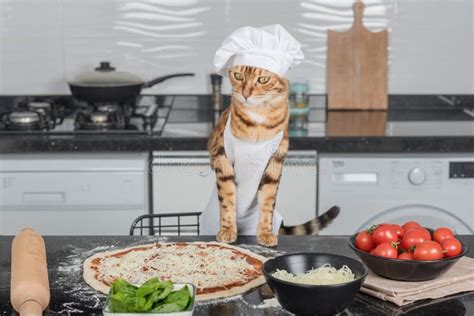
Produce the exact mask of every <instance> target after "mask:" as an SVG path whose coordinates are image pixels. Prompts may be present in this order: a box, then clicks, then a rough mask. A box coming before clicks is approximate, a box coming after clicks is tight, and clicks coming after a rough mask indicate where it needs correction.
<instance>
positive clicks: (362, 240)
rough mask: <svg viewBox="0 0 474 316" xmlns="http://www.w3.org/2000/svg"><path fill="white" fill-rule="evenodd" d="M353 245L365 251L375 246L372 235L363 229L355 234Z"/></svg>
mask: <svg viewBox="0 0 474 316" xmlns="http://www.w3.org/2000/svg"><path fill="white" fill-rule="evenodd" d="M355 245H356V247H357V248H358V249H360V250H362V251H365V252H370V251H371V250H372V249H374V248H375V244H374V242H373V240H372V236H370V235H369V234H368V233H367V232H366V231H365V230H363V231H361V232H360V233H358V234H357V237H356V239H355Z"/></svg>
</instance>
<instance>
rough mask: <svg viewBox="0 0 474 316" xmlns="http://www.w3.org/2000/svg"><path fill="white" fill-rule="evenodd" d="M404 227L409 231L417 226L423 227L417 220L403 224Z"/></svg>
mask: <svg viewBox="0 0 474 316" xmlns="http://www.w3.org/2000/svg"><path fill="white" fill-rule="evenodd" d="M402 227H403V229H404V230H405V232H407V231H408V230H409V229H411V228H415V227H421V225H420V224H418V223H417V222H415V221H411V222H406V223H405V224H403V225H402Z"/></svg>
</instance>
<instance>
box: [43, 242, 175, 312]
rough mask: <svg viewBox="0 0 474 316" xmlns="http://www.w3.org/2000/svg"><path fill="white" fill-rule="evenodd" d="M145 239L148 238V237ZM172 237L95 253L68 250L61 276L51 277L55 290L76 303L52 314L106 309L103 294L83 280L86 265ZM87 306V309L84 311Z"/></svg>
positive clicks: (104, 248)
mask: <svg viewBox="0 0 474 316" xmlns="http://www.w3.org/2000/svg"><path fill="white" fill-rule="evenodd" d="M144 237H145V236H144ZM168 240H169V238H168V237H157V236H146V237H145V238H144V239H142V240H140V241H139V242H135V243H131V244H127V245H123V244H120V245H118V244H119V242H117V244H115V245H106V246H99V247H95V248H93V249H86V248H82V247H74V246H69V247H70V249H68V250H67V252H68V253H70V255H68V256H66V257H64V259H63V260H61V261H60V262H59V264H58V269H57V272H56V271H55V272H53V273H50V275H52V276H53V277H52V278H51V281H50V282H51V284H50V286H51V290H59V291H60V292H61V293H64V294H66V295H67V296H68V297H71V298H72V299H73V301H71V302H65V303H62V304H61V306H59V307H51V306H50V309H49V312H51V313H57V314H71V313H75V314H82V313H85V314H88V313H89V312H90V311H91V310H93V309H100V308H102V306H103V304H104V302H105V299H106V297H107V296H106V295H105V294H102V293H100V292H98V291H96V290H94V289H93V288H91V287H90V286H89V285H87V284H86V283H85V282H84V279H83V276H82V274H83V270H82V269H83V268H82V266H83V264H84V261H85V260H86V259H87V258H89V257H90V256H92V255H94V254H96V253H98V252H104V251H111V250H115V249H117V248H126V247H133V246H137V245H141V244H145V243H152V242H166V241H168ZM85 306H87V309H85V308H84V307H85Z"/></svg>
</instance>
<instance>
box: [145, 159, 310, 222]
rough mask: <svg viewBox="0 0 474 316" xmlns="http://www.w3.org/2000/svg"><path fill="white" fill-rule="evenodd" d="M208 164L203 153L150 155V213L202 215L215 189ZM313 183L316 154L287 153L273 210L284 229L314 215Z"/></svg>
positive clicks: (212, 175) (212, 174)
mask: <svg viewBox="0 0 474 316" xmlns="http://www.w3.org/2000/svg"><path fill="white" fill-rule="evenodd" d="M209 164H210V160H209V155H208V153H207V152H206V151H182V152H178V151H173V152H170V151H156V152H154V153H153V165H152V172H153V176H152V178H153V195H152V197H153V211H154V213H157V214H161V213H184V212H199V211H202V210H203V209H204V208H205V207H206V204H207V202H208V200H209V198H210V196H211V193H212V190H213V189H214V186H215V174H214V172H213V171H212V170H211V168H210V165H209ZM316 181H317V167H316V151H290V152H289V153H288V155H287V157H286V159H285V163H284V166H283V172H282V178H281V182H280V187H279V191H278V196H277V202H276V206H275V208H276V210H277V211H278V212H280V213H281V214H282V216H283V218H284V222H285V224H286V225H296V224H301V223H303V222H305V221H308V220H310V219H311V218H313V217H314V216H315V215H316V189H317V188H316Z"/></svg>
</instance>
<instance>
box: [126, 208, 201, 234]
mask: <svg viewBox="0 0 474 316" xmlns="http://www.w3.org/2000/svg"><path fill="white" fill-rule="evenodd" d="M200 216H201V212H188V213H161V214H146V215H141V216H139V217H137V218H136V219H135V220H134V221H133V223H132V225H131V226H130V236H135V235H137V236H144V235H151V236H153V235H154V236H199V218H200Z"/></svg>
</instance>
